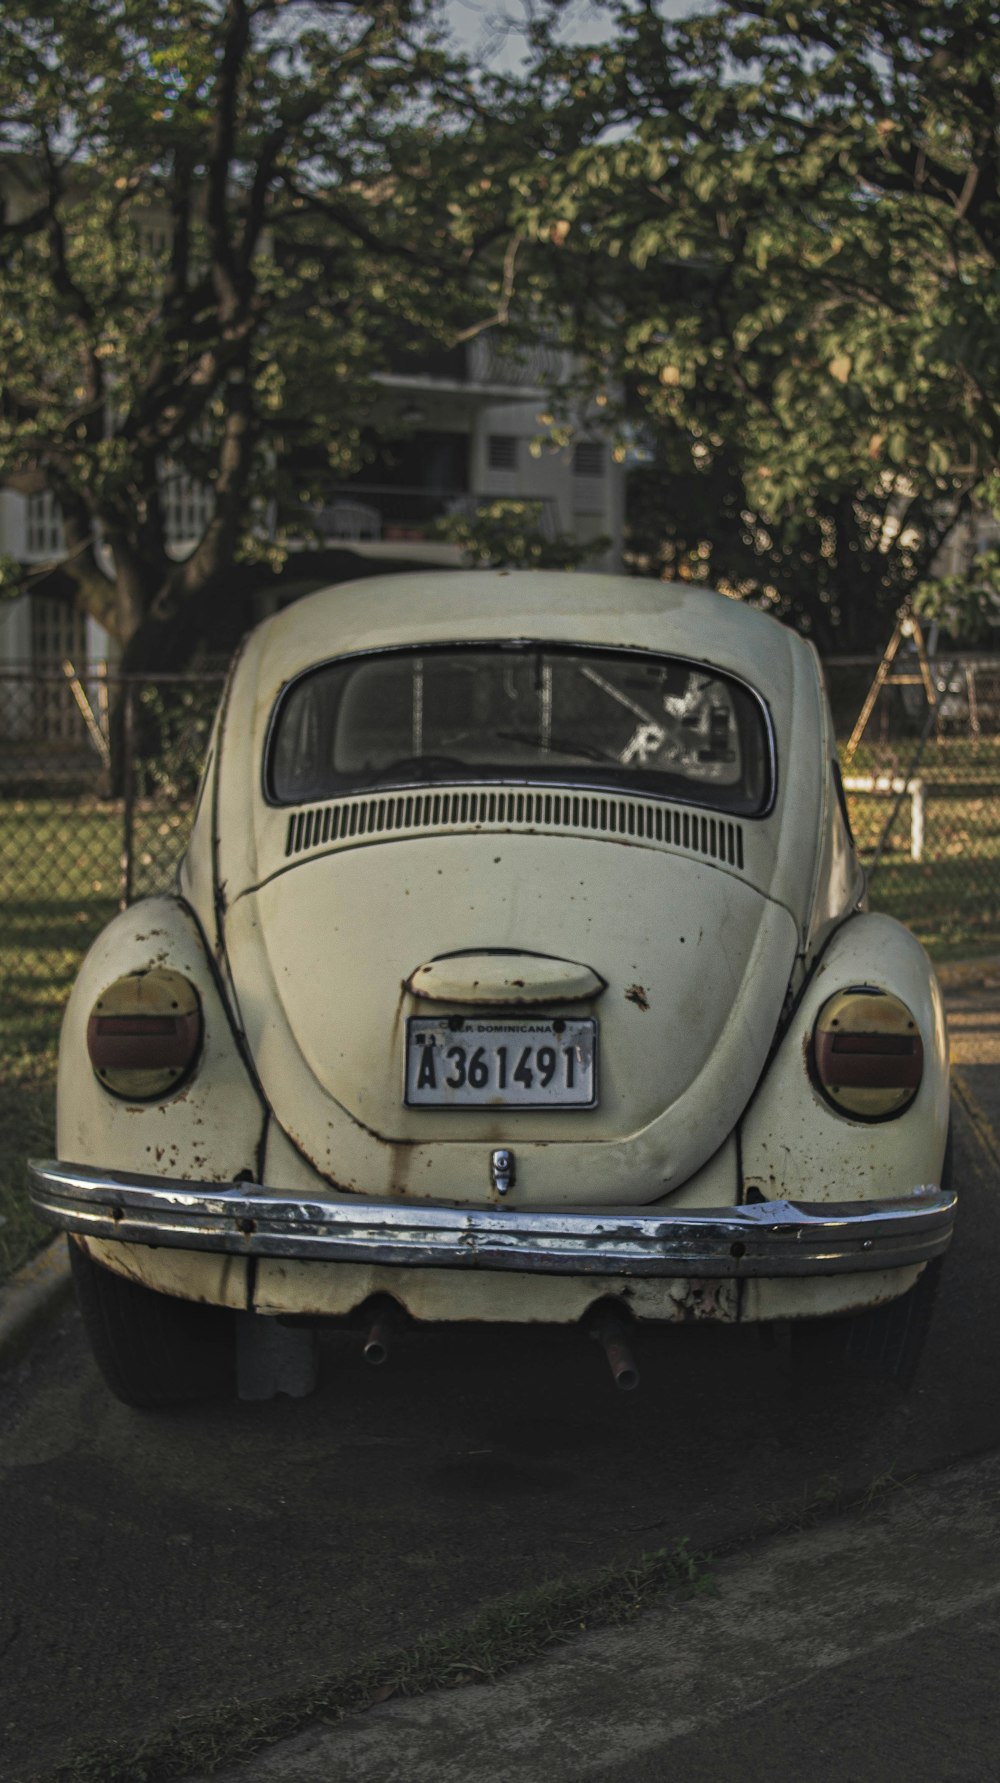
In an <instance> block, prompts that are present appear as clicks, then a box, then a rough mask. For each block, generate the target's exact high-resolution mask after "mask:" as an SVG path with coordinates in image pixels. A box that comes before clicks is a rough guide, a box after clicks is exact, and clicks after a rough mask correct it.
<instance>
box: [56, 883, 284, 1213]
mask: <svg viewBox="0 0 1000 1783" xmlns="http://www.w3.org/2000/svg"><path fill="white" fill-rule="evenodd" d="M159 965H163V966H166V965H169V966H170V967H171V968H172V970H174V971H176V972H182V973H184V975H185V977H187V978H189V979H190V980H191V983H192V984H194V985H195V986H196V988H197V990H198V994H199V996H200V998H201V1005H202V1014H203V1018H204V1024H205V1035H204V1042H203V1046H202V1054H201V1062H200V1064H199V1066H198V1068H197V1070H196V1071H195V1073H194V1075H193V1077H192V1078H191V1079H190V1081H189V1082H188V1083H186V1084H185V1085H183V1086H182V1087H181V1089H179V1090H178V1091H177V1092H176V1093H175V1094H174V1095H173V1096H170V1097H168V1098H167V1099H166V1100H165V1101H163V1102H127V1101H123V1100H121V1099H120V1098H119V1097H117V1096H113V1095H111V1094H110V1092H109V1091H108V1090H106V1089H104V1087H103V1085H101V1084H100V1083H99V1082H98V1081H97V1078H96V1077H95V1076H94V1073H93V1071H92V1070H91V1068H90V1064H89V1061H88V1058H87V1039H86V1035H87V1018H88V1016H89V1015H90V1012H91V1010H92V1008H93V1006H94V1004H95V1002H96V1001H97V998H98V997H99V996H100V995H101V993H102V992H103V991H105V990H106V989H107V988H108V986H109V985H111V984H113V983H114V981H115V980H116V979H117V978H121V977H123V976H124V975H125V974H126V973H128V972H143V971H148V970H149V969H150V968H151V967H154V966H159ZM264 1124H265V1111H264V1107H263V1104H262V1102H261V1100H260V1097H259V1095H258V1094H257V1091H256V1089H255V1087H254V1084H253V1082H252V1079H251V1077H250V1075H249V1073H248V1071H247V1068H246V1065H245V1063H244V1061H243V1059H242V1057H241V1055H240V1051H239V1047H238V1045H237V1042H236V1039H235V1037H234V1035H233V1030H232V1027H231V1024H230V1020H229V1016H228V1014H227V1011H226V1007H225V1004H224V1003H223V1000H222V998H221V996H220V994H219V990H218V986H217V984H216V980H215V976H214V974H213V971H212V967H211V962H210V961H209V959H208V956H207V953H206V950H205V945H204V942H203V941H202V938H201V935H200V933H199V930H198V925H197V923H196V922H195V921H194V919H193V917H192V915H191V912H190V911H189V910H188V909H187V908H186V906H185V905H184V904H183V903H182V902H181V901H180V899H178V898H168V897H162V898H145V899H143V901H142V902H141V903H139V904H133V905H132V906H131V908H130V909H128V910H125V911H123V912H122V914H121V915H120V916H116V917H115V919H114V921H113V922H111V923H109V925H108V927H107V928H106V929H105V930H104V932H103V933H102V934H101V935H99V936H98V938H97V940H96V941H95V942H94V945H93V947H92V948H91V950H90V952H89V953H88V955H87V957H86V959H85V960H84V962H83V965H82V967H81V968H80V974H79V977H78V978H77V981H76V984H75V985H74V987H73V992H72V995H71V997H70V1000H69V1003H68V1005H67V1008H66V1014H65V1016H64V1018H63V1026H62V1037H61V1041H60V1047H59V1078H58V1116H57V1131H56V1144H57V1148H58V1153H59V1157H60V1158H62V1159H63V1160H64V1161H65V1162H66V1163H75V1164H87V1163H98V1164H101V1165H104V1166H105V1167H107V1168H108V1169H111V1170H138V1171H142V1172H145V1173H150V1174H154V1175H159V1176H168V1177H192V1178H194V1179H196V1180H201V1181H207V1182H231V1181H232V1180H233V1178H234V1177H236V1176H237V1175H238V1174H239V1173H240V1172H241V1171H245V1172H246V1173H247V1174H248V1175H249V1176H251V1177H254V1176H256V1174H257V1168H258V1160H259V1155H260V1149H261V1145H262V1142H263V1136H264Z"/></svg>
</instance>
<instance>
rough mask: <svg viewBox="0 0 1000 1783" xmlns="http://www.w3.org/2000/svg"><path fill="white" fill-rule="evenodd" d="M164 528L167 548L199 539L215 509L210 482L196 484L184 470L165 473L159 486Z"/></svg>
mask: <svg viewBox="0 0 1000 1783" xmlns="http://www.w3.org/2000/svg"><path fill="white" fill-rule="evenodd" d="M160 499H161V501H162V503H163V526H164V531H165V533H166V536H167V544H168V545H181V544H186V543H188V542H189V541H190V540H191V539H200V538H201V535H202V533H203V532H204V530H205V528H206V526H207V525H208V522H209V521H210V520H211V518H212V513H213V510H214V508H215V494H214V491H213V489H212V487H211V484H209V483H198V482H196V481H195V479H194V477H189V476H188V474H187V472H186V471H174V470H168V471H167V473H166V475H165V476H164V478H163V481H162V483H161V485H160Z"/></svg>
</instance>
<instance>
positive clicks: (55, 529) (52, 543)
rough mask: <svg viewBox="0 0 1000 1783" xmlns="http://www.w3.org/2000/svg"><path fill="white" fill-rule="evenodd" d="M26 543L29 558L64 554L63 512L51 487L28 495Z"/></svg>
mask: <svg viewBox="0 0 1000 1783" xmlns="http://www.w3.org/2000/svg"><path fill="white" fill-rule="evenodd" d="M24 543H25V556H26V557H29V558H39V557H41V558H46V557H61V556H62V554H63V523H62V513H61V512H60V508H59V503H58V502H57V501H56V498H55V496H54V495H53V494H52V492H51V490H49V489H42V490H40V491H39V493H38V494H37V495H29V497H28V512H27V520H26V525H25V534H24Z"/></svg>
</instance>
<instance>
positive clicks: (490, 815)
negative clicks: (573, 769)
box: [285, 787, 743, 869]
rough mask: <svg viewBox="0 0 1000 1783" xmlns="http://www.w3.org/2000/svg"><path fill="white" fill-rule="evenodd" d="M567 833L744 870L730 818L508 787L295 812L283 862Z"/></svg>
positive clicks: (601, 796) (738, 834)
mask: <svg viewBox="0 0 1000 1783" xmlns="http://www.w3.org/2000/svg"><path fill="white" fill-rule="evenodd" d="M492 829H504V830H545V831H548V830H570V831H575V832H577V833H578V834H580V833H582V834H585V835H598V836H614V837H622V838H627V839H628V840H630V841H636V842H640V843H646V844H648V845H652V846H654V847H655V846H656V844H657V843H659V844H660V845H661V846H663V847H666V848H676V849H683V850H684V851H685V852H687V853H691V854H700V855H705V856H706V857H707V858H708V859H709V860H716V861H721V862H722V863H724V864H725V865H726V866H729V867H736V868H739V869H742V866H743V831H742V829H741V827H740V825H739V824H738V823H734V822H733V820H732V819H731V818H727V817H709V816H707V815H706V814H705V813H704V812H701V811H690V810H686V809H685V808H684V807H682V806H673V805H664V804H661V803H659V802H658V801H655V800H652V799H622V798H618V797H616V796H615V795H613V794H610V793H582V792H581V793H577V792H544V791H538V790H525V789H520V790H517V789H514V788H509V787H491V788H489V789H486V788H482V789H481V788H467V789H465V790H462V791H458V790H454V791H452V790H449V791H447V792H400V793H384V794H380V795H379V796H378V797H373V798H368V799H338V800H337V801H336V802H335V803H333V804H329V805H315V806H312V807H311V808H310V809H309V810H307V811H293V812H292V813H291V814H290V816H289V819H288V832H287V838H286V842H285V857H286V859H287V858H289V857H291V856H292V855H295V854H304V853H305V852H306V851H307V850H308V849H313V848H325V847H330V846H334V845H336V846H340V847H345V846H346V847H350V846H351V844H352V843H353V844H355V845H357V844H362V843H365V842H371V841H373V840H377V839H378V838H379V837H380V836H389V835H395V836H401V835H407V834H415V833H417V832H418V831H420V830H455V831H462V830H466V831H467V830H492Z"/></svg>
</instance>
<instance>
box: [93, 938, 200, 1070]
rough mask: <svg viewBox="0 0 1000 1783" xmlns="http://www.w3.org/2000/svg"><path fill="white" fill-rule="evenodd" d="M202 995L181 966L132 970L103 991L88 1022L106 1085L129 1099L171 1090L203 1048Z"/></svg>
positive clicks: (96, 1061)
mask: <svg viewBox="0 0 1000 1783" xmlns="http://www.w3.org/2000/svg"><path fill="white" fill-rule="evenodd" d="M201 1039H202V1016H201V1000H200V998H199V996H198V992H197V991H196V990H195V987H194V985H193V984H192V983H191V982H190V980H189V979H187V978H184V977H183V976H182V975H181V973H180V972H170V971H168V970H167V969H166V968H165V967H162V966H154V967H153V968H152V970H151V971H149V972H129V973H128V974H127V976H126V977H124V978H118V979H116V980H115V982H114V984H111V985H109V986H108V988H107V990H106V991H102V993H101V995H100V996H99V997H98V999H97V1002H96V1003H95V1004H94V1007H93V1009H92V1010H91V1012H90V1019H89V1020H88V1022H87V1051H88V1053H89V1054H90V1062H91V1064H92V1065H93V1067H94V1070H95V1072H96V1073H97V1076H98V1077H99V1079H100V1081H101V1083H102V1084H103V1085H104V1087H105V1089H108V1090H110V1091H111V1092H112V1094H113V1095H115V1096H124V1097H126V1098H127V1099H128V1100H129V1101H130V1102H150V1101H153V1100H155V1099H156V1098H159V1097H163V1096H169V1095H172V1094H173V1092H174V1090H177V1089H179V1088H180V1087H181V1085H182V1084H183V1082H184V1080H185V1078H186V1077H188V1076H189V1074H190V1072H191V1071H192V1069H193V1067H194V1064H195V1061H196V1059H197V1057H198V1053H199V1051H200V1050H201Z"/></svg>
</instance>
